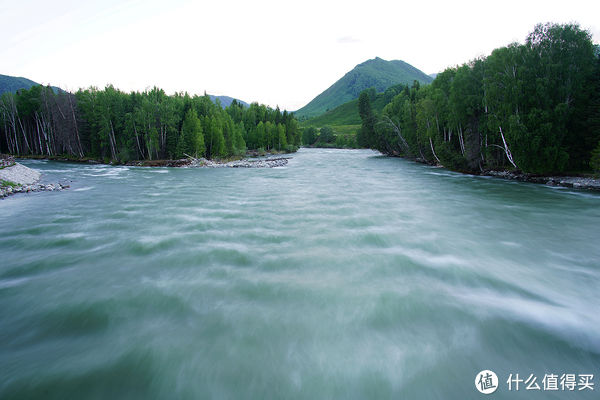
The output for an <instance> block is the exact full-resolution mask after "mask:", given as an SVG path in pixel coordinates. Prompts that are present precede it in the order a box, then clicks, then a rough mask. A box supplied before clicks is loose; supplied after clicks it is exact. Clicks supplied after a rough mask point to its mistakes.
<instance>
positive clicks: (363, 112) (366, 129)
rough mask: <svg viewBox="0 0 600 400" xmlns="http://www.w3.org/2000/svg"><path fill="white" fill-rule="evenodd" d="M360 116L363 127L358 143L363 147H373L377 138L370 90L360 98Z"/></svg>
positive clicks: (365, 91) (362, 93)
mask: <svg viewBox="0 0 600 400" xmlns="http://www.w3.org/2000/svg"><path fill="white" fill-rule="evenodd" d="M358 114H359V115H360V119H361V120H362V126H361V129H360V131H359V132H358V136H357V141H358V145H359V146H361V147H371V145H372V142H373V139H374V136H375V123H376V118H375V114H374V113H373V108H372V107H371V98H370V96H369V90H368V89H367V90H363V91H362V92H361V93H360V95H359V96H358Z"/></svg>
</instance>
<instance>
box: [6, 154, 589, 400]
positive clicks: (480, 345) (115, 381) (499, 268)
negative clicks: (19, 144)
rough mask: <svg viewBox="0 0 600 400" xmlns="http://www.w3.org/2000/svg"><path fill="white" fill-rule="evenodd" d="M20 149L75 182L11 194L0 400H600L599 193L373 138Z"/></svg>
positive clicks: (57, 176) (53, 177)
mask: <svg viewBox="0 0 600 400" xmlns="http://www.w3.org/2000/svg"><path fill="white" fill-rule="evenodd" d="M23 163H24V164H25V165H27V166H30V167H32V168H36V169H39V170H40V171H41V172H43V174H44V180H46V181H49V182H59V181H60V182H63V181H65V180H68V181H71V182H70V184H71V188H70V189H68V190H65V191H62V192H52V193H51V192H42V193H33V194H21V195H15V196H12V197H10V198H7V199H5V200H2V201H0V257H1V258H0V398H2V399H71V398H72V399H121V398H127V399H152V398H156V399H202V398H210V399H380V398H381V399H388V398H390V399H391V398H394V399H461V400H462V399H476V398H485V395H483V394H480V393H479V392H478V391H477V390H476V388H475V385H474V381H475V379H476V376H477V374H478V372H479V371H481V370H486V369H489V370H492V371H494V372H495V373H496V374H497V375H498V377H499V383H498V390H497V391H496V393H494V395H493V396H492V397H493V398H496V399H518V398H523V399H525V398H527V399H529V398H539V399H563V398H573V399H588V398H598V397H597V395H598V392H599V391H600V368H599V366H600V195H598V194H595V193H591V192H584V191H576V190H571V189H561V188H552V187H546V186H543V185H535V184H527V183H517V182H511V181H505V180H500V179H494V178H483V177H476V176H470V175H462V174H458V173H454V172H449V171H447V170H444V169H439V168H433V167H429V166H424V165H419V164H415V163H413V162H410V161H407V160H402V159H397V158H386V157H382V156H380V155H378V153H375V152H372V151H367V150H323V149H302V150H300V151H299V152H298V153H296V154H294V155H293V158H292V159H291V160H290V162H289V163H288V165H287V166H286V167H283V168H273V169H232V168H220V169H191V168H190V169H186V168H179V169H178V168H134V167H111V166H104V165H77V164H67V163H57V162H48V161H24V162H23ZM510 374H513V375H512V376H515V374H519V376H520V377H521V378H523V379H526V378H528V377H529V376H530V375H532V374H533V375H534V376H535V377H536V378H537V384H538V385H539V386H540V387H542V379H543V378H544V376H545V375H547V374H556V375H558V377H559V378H560V376H561V375H562V374H574V375H575V378H576V379H577V380H579V378H580V375H583V374H593V375H594V376H593V379H592V381H593V383H594V389H595V390H593V391H592V390H589V389H583V390H579V389H580V388H581V387H580V386H576V387H575V388H574V390H573V391H570V390H568V389H566V388H565V389H564V390H561V389H560V385H559V390H558V391H551V390H526V389H525V386H524V384H523V383H521V386H520V388H519V390H515V387H514V386H513V387H512V390H509V386H508V384H507V379H508V378H509V377H510ZM541 389H544V388H543V387H542V388H541Z"/></svg>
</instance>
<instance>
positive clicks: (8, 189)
mask: <svg viewBox="0 0 600 400" xmlns="http://www.w3.org/2000/svg"><path fill="white" fill-rule="evenodd" d="M41 176H42V174H40V172H39V171H36V170H34V169H31V168H28V167H26V166H24V165H22V164H19V163H18V162H15V163H14V164H12V165H11V166H7V167H4V168H2V169H0V199H1V198H4V197H7V196H10V195H13V194H16V193H28V192H43V191H50V192H53V191H56V190H63V189H66V188H68V187H69V185H63V184H60V183H50V184H43V183H39V181H40V178H41Z"/></svg>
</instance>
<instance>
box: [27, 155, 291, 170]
mask: <svg viewBox="0 0 600 400" xmlns="http://www.w3.org/2000/svg"><path fill="white" fill-rule="evenodd" d="M283 154H288V153H283V152H273V153H262V152H261V153H259V152H257V151H249V152H248V153H247V154H246V157H245V158H240V159H234V160H232V159H227V160H209V159H206V158H191V157H189V158H182V159H178V160H170V159H168V160H135V161H128V162H124V163H119V162H114V161H110V162H106V161H103V160H100V159H94V158H89V157H84V158H73V157H63V156H50V157H48V156H38V155H28V156H20V158H23V159H31V160H50V161H62V162H73V163H83V164H104V165H125V166H128V167H175V168H275V167H283V166H285V165H286V164H287V163H288V160H289V159H290V158H291V157H282V155H283ZM259 157H262V158H260V159H257V160H252V159H251V158H259Z"/></svg>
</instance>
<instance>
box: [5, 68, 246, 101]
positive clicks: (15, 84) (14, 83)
mask: <svg viewBox="0 0 600 400" xmlns="http://www.w3.org/2000/svg"><path fill="white" fill-rule="evenodd" d="M36 85H39V83H37V82H34V81H32V80H31V79H27V78H23V77H17V76H10V75H1V74H0V95H2V93H5V92H11V93H16V92H17V90H20V89H27V90H29V89H31V87H32V86H36ZM52 89H54V92H55V93H58V92H59V91H61V90H62V89H60V88H58V87H56V86H52ZM208 96H209V97H210V99H211V100H212V101H213V103H216V102H217V99H218V100H219V102H220V103H221V107H223V108H227V107H229V105H230V104H231V103H232V102H233V100H237V102H238V103H241V104H242V105H243V106H244V107H249V106H250V105H249V104H248V103H246V102H245V101H242V100H240V99H234V98H233V97H229V96H215V95H212V94H209V95H208Z"/></svg>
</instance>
